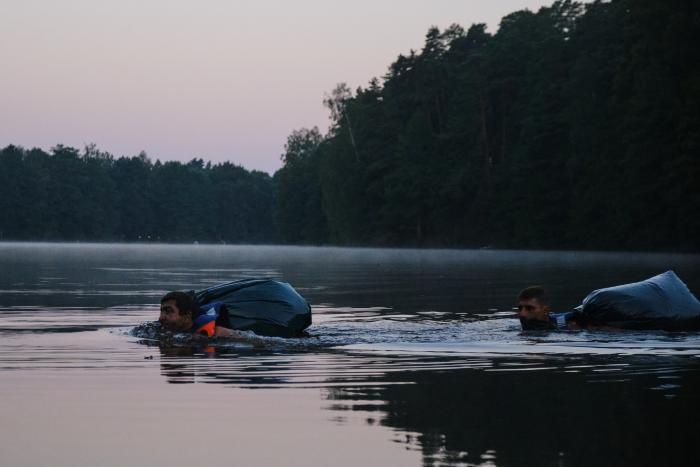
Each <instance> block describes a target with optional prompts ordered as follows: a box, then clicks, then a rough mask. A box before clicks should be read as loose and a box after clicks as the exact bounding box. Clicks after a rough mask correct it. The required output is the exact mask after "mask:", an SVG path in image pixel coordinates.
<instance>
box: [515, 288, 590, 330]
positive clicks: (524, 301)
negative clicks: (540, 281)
mask: <svg viewBox="0 0 700 467" xmlns="http://www.w3.org/2000/svg"><path fill="white" fill-rule="evenodd" d="M518 318H520V324H521V325H522V327H523V330H524V331H533V330H554V329H569V330H578V329H582V327H581V325H580V324H579V323H577V322H576V319H575V318H576V313H575V312H573V311H571V312H566V313H552V309H551V308H550V307H549V300H548V298H547V294H546V292H545V290H544V288H542V287H540V286H538V285H535V286H532V287H528V288H526V289H523V290H522V291H520V294H519V295H518Z"/></svg>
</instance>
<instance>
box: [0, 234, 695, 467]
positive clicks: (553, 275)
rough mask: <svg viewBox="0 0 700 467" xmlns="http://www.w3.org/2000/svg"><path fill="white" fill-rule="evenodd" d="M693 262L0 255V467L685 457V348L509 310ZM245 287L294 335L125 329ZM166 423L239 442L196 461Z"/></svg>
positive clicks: (199, 251)
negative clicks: (574, 328)
mask: <svg viewBox="0 0 700 467" xmlns="http://www.w3.org/2000/svg"><path fill="white" fill-rule="evenodd" d="M698 259H699V258H698V257H697V256H688V255H685V256H681V255H632V254H602V253H589V254H584V253H558V252H553V253H533V252H498V251H477V252H474V251H463V252H459V251H458V252H454V251H414V250H371V249H357V250H355V249H340V248H326V249H318V248H297V247H293V248H284V247H205V246H198V247H194V246H150V245H149V246H115V245H28V244H20V245H17V244H14V245H13V244H0V265H2V268H0V401H2V402H0V416H1V417H2V418H3V420H21V423H15V424H12V425H9V424H5V423H3V424H0V448H2V449H0V464H2V465H46V464H53V465H71V466H73V465H97V464H101V465H124V463H125V461H124V459H121V460H119V457H118V456H117V457H114V456H112V457H109V459H114V460H113V461H109V460H105V453H106V452H107V450H108V449H111V450H110V451H109V452H110V453H112V454H114V450H115V449H116V450H118V451H121V452H129V453H131V458H130V459H129V462H128V463H130V464H131V465H154V464H163V463H167V464H168V465H192V463H194V462H197V460H198V459H202V458H206V459H207V465H230V464H231V463H234V464H235V463H242V464H245V465H254V464H258V465H260V464H265V465H267V464H282V463H284V464H287V465H417V464H423V465H499V466H503V465H518V466H520V465H533V466H539V465H566V466H569V465H582V466H583V465H586V466H587V465H692V464H694V463H697V461H698V460H700V455H698V453H697V449H696V446H697V445H698V444H697V442H698V441H700V440H699V439H698V438H699V437H700V430H699V429H698V428H699V426H698V422H697V421H696V418H697V414H698V413H700V411H699V410H698V409H699V408H700V407H698V405H699V404H700V392H699V391H698V389H700V381H699V378H700V371H699V370H700V334H698V333H665V332H644V333H632V332H618V333H610V332H559V333H551V332H532V333H523V332H521V331H520V328H519V324H518V322H517V320H515V319H513V314H512V304H513V301H514V295H515V294H516V293H517V291H518V290H519V289H520V288H522V287H524V286H526V285H530V284H532V283H541V284H544V285H546V286H547V287H549V288H550V290H551V291H552V292H553V295H554V297H555V300H556V303H555V307H556V308H558V309H567V308H569V307H571V306H574V305H576V304H578V301H579V300H580V298H581V297H583V296H584V295H585V294H586V293H587V292H588V291H590V290H591V289H593V288H598V287H604V286H609V285H613V284H616V283H621V282H629V281H635V280H640V279H643V278H645V277H648V276H651V275H654V274H657V273H659V272H662V271H663V270H666V269H669V268H673V269H675V270H676V272H677V273H678V274H679V275H680V276H681V277H682V278H683V279H684V280H685V281H686V282H687V283H688V285H689V287H690V288H691V290H694V291H695V292H696V293H697V292H698V290H700V261H698ZM249 276H264V277H273V278H280V279H283V280H285V281H288V282H291V283H292V284H293V285H294V286H295V287H296V288H297V289H298V290H299V291H300V292H301V293H302V294H303V295H305V296H306V298H307V299H308V300H309V302H310V303H311V304H312V307H313V312H314V324H313V326H312V327H311V328H310V329H309V332H310V334H311V337H308V338H299V339H279V338H264V339H262V346H254V345H252V344H251V343H246V342H230V341H225V340H217V341H207V342H193V341H191V339H188V338H171V339H167V340H166V339H158V335H156V334H154V333H149V332H139V329H142V330H143V329H145V328H136V332H134V327H135V326H136V325H137V324H139V323H143V322H147V321H151V320H153V319H155V318H156V316H157V313H158V305H157V304H158V300H159V298H160V296H161V295H162V294H163V293H164V292H165V291H168V290H172V289H201V288H204V287H207V286H209V285H212V284H215V283H219V282H223V281H229V280H235V279H238V278H241V277H249ZM39 381H40V383H39ZM272 407H274V410H273V409H272ZM155 408H157V409H155ZM41 413H50V414H51V419H52V420H60V423H61V429H55V428H53V427H52V426H51V424H47V423H46V417H42V416H41V415H39V414H41ZM97 414H100V415H99V424H96V423H97V417H98V415H97ZM144 414H147V416H146V415H144ZM203 414H207V415H206V416H203ZM222 415H224V416H222ZM174 416H175V417H178V419H177V420H178V421H179V423H181V424H183V423H184V424H185V426H188V427H189V428H190V429H191V430H195V431H197V430H198V431H197V432H201V431H202V430H203V431H204V432H206V433H207V434H208V436H212V437H213V438H212V439H216V443H218V444H217V445H219V444H221V443H233V442H235V441H231V439H232V437H231V436H230V435H229V433H232V432H236V433H237V435H236V436H235V437H234V438H235V439H237V440H239V441H240V440H246V441H245V442H240V443H238V444H236V449H235V451H236V454H237V455H236V458H235V459H234V460H235V461H234V462H231V461H232V459H224V458H222V459H217V458H212V457H211V451H210V450H209V448H206V447H202V446H199V445H198V444H195V445H190V444H189V443H188V439H189V438H188V436H190V435H189V434H188V433H190V432H191V430H185V431H183V430H175V431H173V430H170V429H169V427H171V426H173V423H174V419H173V418H172V417H174ZM97 426H104V427H105V428H103V429H96V427H97ZM302 427H303V428H302ZM146 430H148V431H146ZM112 433H121V434H122V435H113V434H112ZM123 433H131V434H132V435H131V437H129V436H124V435H123ZM293 436H307V437H308V438H309V439H311V440H316V441H315V442H313V441H308V444H304V443H305V441H303V440H302V439H301V438H294V439H295V443H297V444H295V445H294V448H292V447H291V445H290V444H289V443H290V437H293ZM28 439H33V440H37V441H38V442H37V443H34V444H33V448H32V449H29V448H28V446H27V443H26V441H25V440H28ZM76 440H80V443H78V442H77V441H76ZM145 440H148V442H146V441H145ZM256 440H264V443H262V442H258V441H256ZM76 443H78V444H80V445H81V446H83V448H82V450H81V452H82V454H81V456H76V455H75V454H74V452H75V450H71V449H67V448H66V447H75V448H76V449H77V446H78V444H76ZM172 443H176V444H177V443H188V449H187V452H186V453H179V454H178V453H176V452H172V451H171V450H168V449H167V447H168V446H170V445H171V444H172ZM261 443H262V444H261ZM290 449H293V450H299V452H302V451H303V452H304V453H303V454H300V453H296V454H295V456H294V458H293V459H290V457H289V456H288V455H287V454H286V453H288V452H290ZM295 452H296V451H295ZM109 462H112V463H109Z"/></svg>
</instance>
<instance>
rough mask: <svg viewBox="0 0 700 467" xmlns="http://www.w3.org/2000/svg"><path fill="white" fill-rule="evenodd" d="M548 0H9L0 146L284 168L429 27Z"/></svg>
mask: <svg viewBox="0 0 700 467" xmlns="http://www.w3.org/2000/svg"><path fill="white" fill-rule="evenodd" d="M551 3H552V2H551V1H542V0H490V1H488V0H432V1H429V0H401V1H398V0H397V1H389V0H355V1H352V2H350V1H336V0H295V1H292V0H288V1H282V0H259V1H249V0H228V1H224V0H200V1H193V0H192V1H184V0H138V1H137V0H119V1H112V0H110V1H107V0H100V1H96V0H0V63H2V72H0V148H1V147H5V146H6V145H8V144H16V145H21V146H24V147H25V148H31V147H41V148H43V149H45V150H48V149H50V148H51V147H52V146H55V145H56V144H58V143H62V144H65V145H69V146H75V147H79V148H82V147H83V146H84V145H85V144H88V143H95V144H97V146H98V148H99V149H101V150H103V151H108V152H110V153H112V154H114V155H115V156H122V155H129V156H130V155H136V154H138V153H139V152H140V151H142V150H143V151H146V153H147V154H148V155H149V157H150V158H151V159H153V160H155V159H160V160H161V161H164V160H180V161H187V160H190V159H192V158H193V157H201V158H203V159H205V160H210V161H212V162H220V161H225V160H229V161H231V162H234V163H236V164H240V165H242V166H244V167H246V168H248V169H258V170H264V171H267V172H270V173H273V172H274V171H275V170H277V169H278V168H279V167H280V166H281V162H280V154H281V153H282V152H283V150H284V143H285V141H286V138H287V136H288V135H289V134H290V133H291V131H292V130H295V129H299V128H302V127H307V128H309V127H313V126H318V127H319V128H320V129H321V130H322V131H324V132H325V131H326V129H327V127H328V112H327V110H326V109H325V108H324V107H323V105H322V100H323V95H324V93H326V92H330V91H331V90H332V89H333V88H334V87H335V85H336V84H337V83H339V82H346V83H348V85H349V86H350V87H351V88H352V89H355V88H356V87H357V86H365V85H366V84H367V83H368V81H369V80H370V79H371V78H373V77H381V76H382V75H384V74H385V73H386V71H387V69H388V67H389V65H390V64H391V63H392V62H393V61H394V60H395V59H396V57H397V56H398V55H399V54H407V53H408V52H409V51H410V50H411V49H415V50H420V49H421V48H422V46H423V40H424V36H425V33H426V32H427V31H428V28H429V27H430V26H432V25H435V26H438V27H439V28H440V29H444V28H446V27H447V26H449V25H450V24H452V23H458V24H460V25H462V26H463V27H465V29H466V28H468V27H469V25H471V24H472V23H486V24H487V25H488V30H489V31H490V32H492V33H494V32H496V30H497V29H498V23H499V21H500V18H501V17H502V16H504V15H506V14H508V13H511V12H513V11H517V10H521V9H524V8H528V9H530V10H533V11H536V10H537V9H539V8H540V7H541V6H543V5H549V4H551Z"/></svg>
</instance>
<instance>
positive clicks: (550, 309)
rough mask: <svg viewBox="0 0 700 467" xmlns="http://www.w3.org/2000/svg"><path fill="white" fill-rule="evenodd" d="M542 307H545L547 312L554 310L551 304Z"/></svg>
mask: <svg viewBox="0 0 700 467" xmlns="http://www.w3.org/2000/svg"><path fill="white" fill-rule="evenodd" d="M542 309H543V310H544V311H545V312H546V313H551V311H552V308H551V307H550V306H549V305H545V306H543V307H542Z"/></svg>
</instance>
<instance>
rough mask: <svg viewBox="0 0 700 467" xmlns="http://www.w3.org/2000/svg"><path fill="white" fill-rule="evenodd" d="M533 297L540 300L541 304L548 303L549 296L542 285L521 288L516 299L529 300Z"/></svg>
mask: <svg viewBox="0 0 700 467" xmlns="http://www.w3.org/2000/svg"><path fill="white" fill-rule="evenodd" d="M533 298H534V299H535V300H537V301H538V302H540V303H541V304H542V305H547V304H548V303H549V297H548V296H547V293H546V292H545V290H544V287H541V286H539V285H533V286H531V287H527V288H525V289H523V290H521V291H520V293H519V294H518V300H531V299H533Z"/></svg>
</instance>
